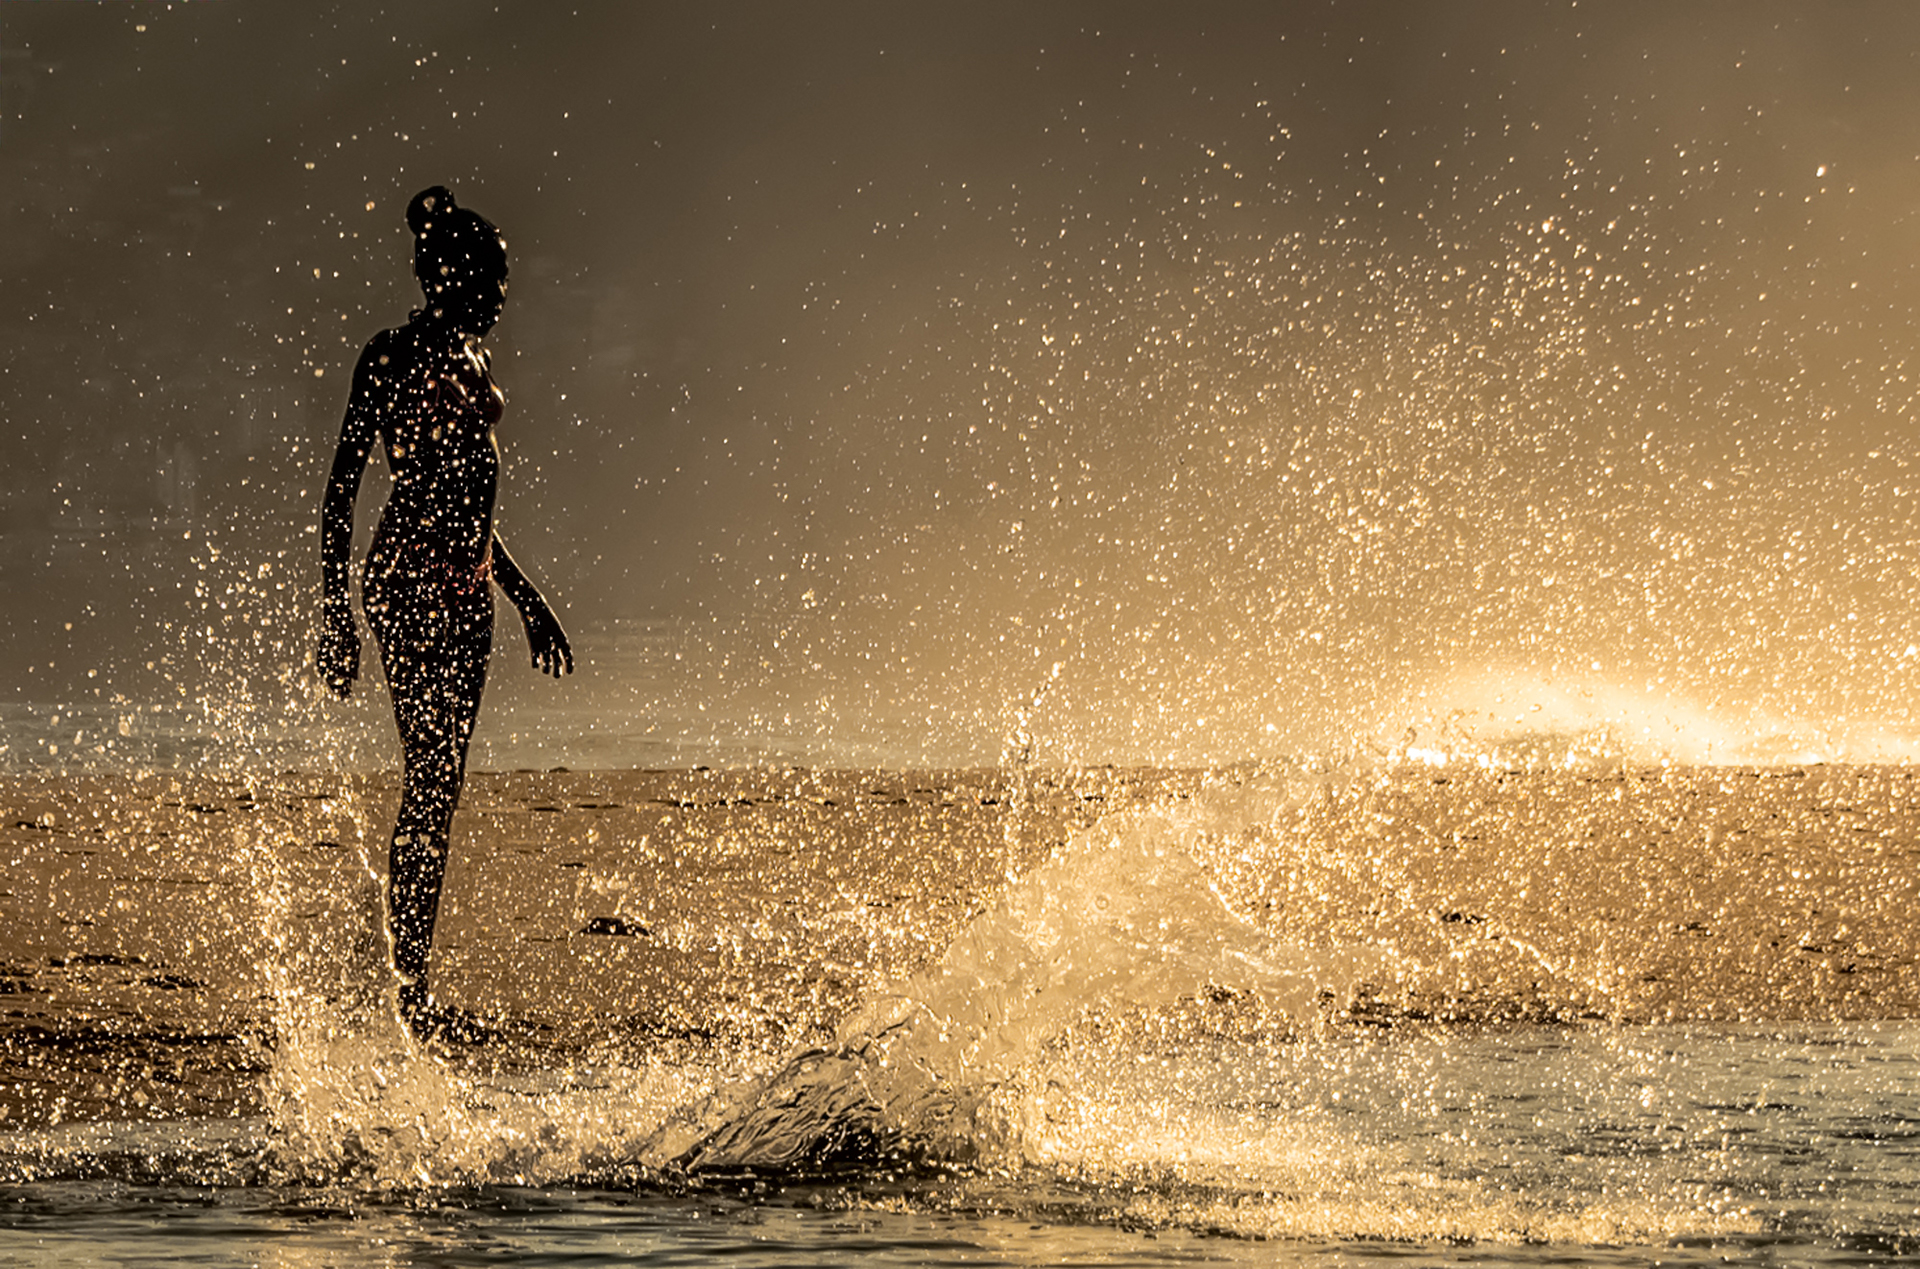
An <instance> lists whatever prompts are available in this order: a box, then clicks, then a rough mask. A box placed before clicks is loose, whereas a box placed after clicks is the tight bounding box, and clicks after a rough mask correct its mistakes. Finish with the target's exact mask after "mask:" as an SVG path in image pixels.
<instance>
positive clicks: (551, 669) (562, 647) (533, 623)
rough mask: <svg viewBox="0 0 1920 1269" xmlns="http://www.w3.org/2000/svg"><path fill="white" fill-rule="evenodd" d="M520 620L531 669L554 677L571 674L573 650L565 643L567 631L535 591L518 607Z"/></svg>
mask: <svg viewBox="0 0 1920 1269" xmlns="http://www.w3.org/2000/svg"><path fill="white" fill-rule="evenodd" d="M520 621H521V623H522V624H523V625H525V626H526V628H527V649H528V651H530V652H531V653H532V654H533V668H534V669H536V670H538V671H540V673H542V674H551V675H553V677H555V678H556V679H557V678H559V677H560V676H561V675H562V674H571V673H573V649H572V647H570V646H569V645H568V643H567V632H566V631H564V630H562V629H561V628H560V619H559V618H558V617H556V616H554V615H553V609H551V608H549V607H547V601H546V600H545V599H543V598H541V597H540V595H539V594H538V593H535V594H534V595H533V596H532V597H531V598H530V599H528V601H527V602H526V603H525V604H523V605H522V606H521V608H520Z"/></svg>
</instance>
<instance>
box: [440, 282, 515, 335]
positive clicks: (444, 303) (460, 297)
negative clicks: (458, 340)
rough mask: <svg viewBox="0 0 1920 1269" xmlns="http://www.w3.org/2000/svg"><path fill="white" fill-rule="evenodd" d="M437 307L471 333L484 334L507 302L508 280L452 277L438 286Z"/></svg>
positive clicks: (449, 319)
mask: <svg viewBox="0 0 1920 1269" xmlns="http://www.w3.org/2000/svg"><path fill="white" fill-rule="evenodd" d="M434 291H435V294H434V296H433V308H434V311H435V312H437V313H440V314H443V315H444V316H445V317H446V319H447V320H448V321H450V322H451V323H453V325H454V326H455V327H456V328H458V329H459V330H461V331H464V332H466V333H467V334H470V335H484V334H486V333H487V332H488V331H490V330H492V329H493V327H494V324H495V323H497V322H498V321H499V320H500V314H501V312H502V311H503V310H504V309H505V308H506V305H507V280H506V279H505V278H500V279H497V280H495V279H492V278H487V279H478V278H475V279H468V278H451V279H448V280H447V281H445V282H443V283H441V284H440V285H439V286H436V287H435V288H434Z"/></svg>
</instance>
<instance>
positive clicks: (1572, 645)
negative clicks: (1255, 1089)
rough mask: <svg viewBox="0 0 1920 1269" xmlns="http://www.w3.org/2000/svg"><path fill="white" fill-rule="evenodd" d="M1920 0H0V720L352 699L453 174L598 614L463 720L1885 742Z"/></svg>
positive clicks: (300, 709)
mask: <svg viewBox="0 0 1920 1269" xmlns="http://www.w3.org/2000/svg"><path fill="white" fill-rule="evenodd" d="M1917 37H1920V11H1916V10H1915V9H1914V8H1913V7H1912V6H1911V5H1909V4H1905V3H1889V4H1872V3H1861V4H1851V5H1847V6H1841V7H1827V6H1809V5H1791V4H1766V3H1727V4H1712V3H1701V4H1688V5H1671V4H1652V3H1649V4H1635V3H1608V4H1596V3H1586V4H1575V3H1569V2H1564V0H1563V2H1559V3H1513V4H1500V3H1487V4H1473V5H1426V4H1395V3H1295V4H1287V5H1273V4H1218V5H1210V4H1197V5H1180V6H1174V5H1165V4H1072V3H1054V4H1046V5H1032V4H1025V5H1021V4H991V3H988V4H969V5H965V6H960V5H954V6H934V5H910V6H901V5H881V4H872V5H860V4H820V5H774V4H767V5H755V4H741V5H728V4H715V5H699V6H687V5H651V4H629V3H598V4H596V3H578V4H554V3H518V4H516V3H499V4H486V3H441V2H436V0H428V2H415V3H407V4H386V5H382V4H374V3H360V4H353V3H349V4H330V5H329V4H317V5H302V6H282V5H266V4H257V3H245V2H242V0H207V2H205V3H173V4H165V3H141V4H133V3H110V2H103V3H78V2H75V3H23V2H18V0H16V2H14V3H5V4H0V165H3V166H4V171H5V172H6V174H7V179H8V181H9V183H10V186H11V188H13V189H14V190H16V191H20V192H18V193H17V194H16V195H15V197H13V198H11V199H9V200H7V201H6V202H5V203H4V204H0V293H4V294H5V296H6V297H7V302H6V303H5V304H4V305H3V306H0V325H4V327H5V331H4V333H5V337H6V339H7V343H8V346H9V347H10V348H11V349H12V350H13V353H12V355H11V356H10V357H8V358H6V359H4V360H3V361H0V454H3V455H4V462H0V544H3V545H4V550H0V587H4V588H5V590H4V593H5V594H6V596H7V599H8V607H9V609H10V610H11V612H10V619H9V621H8V623H7V625H6V630H5V631H4V633H0V657H3V658H4V665H3V666H0V701H4V702H10V704H9V706H8V708H9V709H10V710H11V711H12V712H11V713H10V714H8V715H7V717H8V718H9V719H10V720H11V721H10V722H9V723H8V726H9V727H11V728H12V729H13V730H12V733H11V734H12V736H13V738H12V739H11V740H9V741H8V742H7V743H8V744H9V745H10V746H11V750H10V752H11V753H12V755H13V757H14V758H16V759H17V758H19V757H20V755H22V754H23V753H27V752H28V750H29V749H30V748H31V747H32V746H35V745H37V746H39V747H40V749H42V750H44V747H45V745H46V744H47V743H49V742H50V741H49V738H50V737H53V736H55V734H56V733H55V732H52V731H48V730H47V726H46V725H45V719H46V718H47V717H48V716H50V715H51V714H52V713H55V712H57V711H59V710H60V709H63V708H64V709H66V710H67V711H68V712H69V714H72V713H73V712H74V711H75V710H76V709H80V710H81V711H82V712H85V711H87V710H91V711H93V713H92V714H89V717H93V716H95V715H98V716H100V717H109V718H117V719H118V720H119V721H120V723H121V724H122V726H121V727H120V728H119V730H120V731H122V732H123V733H124V731H125V730H126V728H125V726H124V723H125V719H126V716H127V715H128V714H129V713H131V712H137V710H139V709H141V708H146V709H151V708H153V707H155V706H156V705H158V704H160V703H171V704H179V705H181V706H182V707H183V708H184V707H186V706H188V705H192V706H194V707H196V708H199V709H201V711H202V713H203V715H204V716H205V717H207V718H210V719H211V718H215V717H216V716H219V711H218V709H217V708H215V707H216V705H218V703H220V702H226V703H228V704H232V703H233V702H245V703H247V704H248V705H249V707H250V708H251V709H252V710H253V713H252V714H251V715H249V716H250V717H255V718H257V717H259V716H260V714H261V713H262V712H263V711H264V712H265V713H267V714H282V715H285V716H287V717H295V716H298V717H299V718H302V719H308V720H313V719H324V718H326V717H327V715H326V714H325V712H324V711H325V708H326V707H325V706H323V705H321V704H319V703H317V700H316V697H315V694H314V690H313V688H314V685H313V682H312V678H311V674H310V672H309V669H308V667H309V663H310V659H311V643H312V635H313V625H314V617H315V614H316V612H317V591H318V564H317V545H316V538H315V532H314V525H315V522H316V521H317V518H318V516H317V509H318V500H319V485H320V481H321V478H322V476H323V474H324V472H325V470H326V466H327V463H328V462H329V460H330V458H331V454H332V446H333V441H334V439H335V437H336V436H337V432H338V427H339V418H340V414H341V411H342V408H343V405H344V397H345V387H346V382H347V376H348V373H349V371H350V370H351V367H352V364H353V361H354V359H355V357H356V356H357V354H358V351H359V348H360V347H361V345H362V344H363V343H364V342H365V341H366V339H367V338H368V337H369V336H371V335H372V334H373V333H374V332H375V331H377V330H379V329H381V328H383V327H388V326H394V325H398V324H400V323H402V322H404V321H405V320H406V316H407V313H408V311H409V309H410V307H411V306H412V305H413V304H414V303H415V302H416V298H417V291H416V290H415V288H414V286H413V283H412V280H411V276H410V273H409V269H408V259H409V256H408V252H409V249H410V242H409V239H408V236H407V234H406V231H405V227H404V223H403V211H404V208H405V205H406V202H407V200H408V198H409V197H411V195H412V194H413V193H414V192H415V191H417V190H418V189H420V188H423V187H425V186H427V185H430V184H446V185H448V186H450V187H452V188H453V189H454V190H455V192H456V195H457V196H458V197H459V199H460V200H461V202H463V203H464V204H466V205H469V206H472V207H474V208H476V209H478V210H480V211H481V212H482V213H483V214H485V215H487V216H488V217H489V218H490V219H492V220H493V221H495V222H496V223H497V224H498V225H500V227H501V228H502V230H503V232H504V234H505V236H506V238H507V241H508V247H509V252H510V258H511V261H512V281H511V291H510V297H509V304H508V309H507V314H506V317H505V319H504V320H503V322H502V323H501V325H500V327H499V328H498V330H497V331H496V332H495V333H494V334H493V335H492V336H491V337H490V338H489V344H490V346H491V347H492V348H493V349H494V355H495V358H496V373H497V376H498V378H499V380H500V381H501V383H502V385H503V387H504V388H505V390H506V392H507V396H508V413H507V416H506V418H505V419H504V420H503V422H502V425H501V428H500V437H501V443H502V446H503V449H504V451H505V454H506V460H507V465H506V471H505V481H504V485H503V493H502V499H501V527H502V532H503V535H504V537H505V538H506V540H507V541H508V542H509V543H510V544H511V546H512V548H513V550H514V553H515V556H516V558H517V559H521V560H523V561H524V562H526V563H527V564H529V565H530V566H531V568H532V569H533V571H534V572H535V574H536V576H537V577H538V578H540V580H541V581H542V584H543V585H544V586H545V587H546V588H547V589H548V590H549V591H550V592H551V593H552V595H553V596H554V598H555V599H556V601H557V603H558V605H559V607H560V610H561V612H562V614H563V616H564V618H565V619H566V621H567V622H568V624H569V627H570V629H572V630H573V631H574V632H575V633H576V634H577V635H578V636H580V640H579V641H580V642H581V646H582V648H583V651H587V652H590V653H591V655H590V656H588V657H587V658H585V659H586V660H587V661H588V662H589V663H590V664H589V665H587V666H585V667H583V671H584V672H583V674H582V675H581V676H579V678H578V679H577V680H576V681H575V682H574V683H570V684H562V685H560V686H559V687H558V688H554V687H553V686H552V685H548V684H541V683H538V682H535V681H532V679H531V676H529V675H528V674H526V673H525V671H524V667H523V666H519V665H513V664H512V658H510V657H507V656H505V655H504V654H503V656H502V658H501V662H500V666H499V668H498V669H497V671H496V675H495V683H494V686H493V687H492V688H491V689H490V691H491V692H493V693H494V698H497V700H498V702H499V709H500V710H502V711H504V712H503V713H500V714H498V715H497V720H504V721H499V722H498V725H497V726H494V727H493V730H492V731H490V730H489V728H490V723H489V721H488V718H486V717H483V721H482V742H483V743H482V752H483V754H484V753H488V752H494V753H496V755H499V754H505V753H506V752H507V747H499V748H497V749H496V750H495V751H488V750H487V749H486V744H487V743H491V742H490V741H489V740H488V737H489V736H490V735H493V734H494V732H498V731H499V730H500V728H502V727H518V726H519V725H520V723H519V722H515V721H513V720H515V719H521V720H523V721H524V720H533V719H535V718H536V715H535V714H533V713H528V712H526V711H529V710H535V709H536V708H549V707H550V708H551V709H553V710H559V711H561V713H559V714H555V715H553V716H552V717H553V718H555V719H560V721H559V722H557V723H555V725H556V726H561V727H565V728H575V729H577V728H579V727H581V726H583V725H584V726H590V727H597V728H600V729H601V730H604V731H610V732H620V731H622V729H625V731H626V732H629V733H631V732H634V731H636V729H637V730H639V731H645V730H646V728H647V727H649V726H655V725H656V724H657V726H659V727H664V728H665V729H666V731H668V732H671V733H672V734H673V735H674V736H675V737H677V738H678V740H677V742H676V743H678V744H679V746H680V747H679V748H677V749H675V750H673V752H674V753H675V754H679V755H682V756H687V757H689V758H695V757H698V756H699V755H700V753H701V748H700V743H699V738H700V737H701V736H702V735H709V734H710V735H711V736H712V737H719V736H720V735H721V734H722V733H726V734H727V735H728V736H731V737H732V742H730V743H732V744H733V747H732V748H731V749H729V748H728V747H727V745H724V744H721V743H720V742H719V741H718V740H714V741H713V742H712V745H711V746H710V747H711V748H712V749H713V752H714V753H715V754H721V755H722V756H724V753H740V752H746V751H748V750H753V751H755V752H760V753H763V754H766V755H772V756H778V757H780V758H783V759H792V760H796V761H812V762H828V761H838V760H852V759H859V760H862V761H877V762H887V763H921V762H941V763H967V762H992V761H998V760H1001V759H1003V758H1005V757H1006V756H1007V755H1008V754H1009V753H1014V752H1024V751H1026V750H1028V749H1031V750H1033V751H1034V752H1035V753H1038V754H1041V755H1043V756H1045V757H1047V758H1048V759H1050V760H1064V761H1075V762H1104V761H1114V762H1132V761H1181V762H1186V761H1204V762H1231V761H1239V760H1243V759H1247V758H1265V757H1273V756H1277V755H1301V754H1308V753H1318V752H1334V751H1342V750H1350V749H1356V748H1358V749H1365V748H1368V747H1372V748H1374V749H1380V748H1381V747H1383V746H1384V747H1388V748H1391V747H1393V746H1400V747H1406V746H1408V745H1414V744H1427V743H1441V742H1442V741H1445V740H1446V739H1447V738H1449V737H1452V738H1455V739H1458V738H1460V737H1461V736H1463V735H1465V734H1467V733H1485V734H1493V733H1500V734H1507V733H1511V732H1515V731H1516V730H1517V731H1519V732H1530V731H1533V730H1542V731H1555V730H1556V729H1557V730H1558V731H1563V732H1564V731H1569V730H1573V731H1579V730H1581V729H1587V730H1591V729H1593V728H1596V727H1600V728H1603V729H1610V731H1611V733H1613V734H1616V735H1620V736H1625V737H1626V738H1627V739H1629V740H1632V741H1633V743H1635V744H1638V745H1640V746H1641V747H1642V748H1643V749H1645V748H1646V747H1648V746H1651V749H1652V750H1656V751H1657V750H1658V749H1659V748H1660V747H1661V746H1662V745H1665V746H1667V747H1668V748H1671V749H1674V750H1675V751H1676V752H1680V753H1681V754H1682V755H1683V756H1711V753H1712V751H1713V748H1714V746H1716V745H1717V746H1719V747H1720V751H1721V752H1722V753H1727V752H1733V751H1739V752H1742V753H1749V754H1765V753H1771V752H1774V751H1772V750H1767V749H1766V748H1765V746H1767V745H1776V746H1784V748H1779V749H1778V752H1779V753H1781V754H1786V753H1789V752H1791V753H1793V754H1798V753H1800V752H1802V751H1808V752H1811V751H1812V750H1814V749H1820V751H1821V752H1831V753H1841V752H1846V753H1854V754H1875V753H1881V754H1884V753H1895V752H1901V753H1904V752H1905V749H1904V748H1903V746H1906V745H1908V743H1909V738H1910V737H1912V736H1920V730H1916V724H1915V721H1914V719H1913V714H1912V708H1911V705H1910V701H1911V700H1912V698H1913V693H1914V689H1915V687H1916V686H1920V685H1917V684H1916V683H1915V674H1916V670H1917V669H1920V651H1916V649H1915V643H1916V640H1920V635H1916V634H1915V632H1914V631H1913V629H1912V627H1913V623H1912V621H1911V619H1910V616H1909V614H1910V613H1911V612H1912V611H1913V607H1914V601H1915V600H1916V599H1920V595H1917V594H1916V590H1917V589H1920V588H1917V587H1916V583H1915V580H1914V578H1915V576H1916V573H1915V566H1916V564H1917V563H1920V560H1917V559H1916V555H1920V546H1916V539H1915V534H1914V531H1913V528H1912V525H1913V523H1914V510H1915V508H1914V505H1913V490H1912V488H1911V486H1912V485H1913V483H1914V481H1915V477H1914V475H1913V472H1912V464H1913V463H1914V462H1915V460H1916V457H1920V454H1917V453H1916V446H1915V444H1914V439H1913V411H1914V391H1915V388H1914V383H1913V379H1914V375H1915V373H1916V367H1915V366H1913V365H1912V364H1911V360H1912V353H1911V351H1910V350H1911V347H1912V344H1913V339H1912V337H1913V334H1914V312H1913V305H1914V300H1915V294H1916V292H1915V282H1916V277H1915V270H1914V264H1913V261H1914V258H1915V248H1916V245H1917V244H1916V242H1915V231H1916V223H1915V219H1914V216H1913V212H1912V209H1913V207H1914V206H1915V203H1916V196H1920V124H1916V122H1915V121H1916V120H1920V109H1916V107H1920V101H1916V97H1920V76H1916V74H1915V73H1914V72H1915V69H1916V67H1915V65H1914V61H1915V57H1916V51H1917V50H1920V38H1917ZM380 491H381V486H380V484H379V481H378V479H377V478H376V479H375V480H374V481H372V482H370V485H369V488H368V489H367V490H366V491H365V492H364V493H363V495H362V500H361V505H360V515H359V520H360V525H361V531H362V535H363V537H364V535H365V533H366V531H367V530H368V529H369V528H370V526H371V524H372V523H373V521H374V519H375V517H376V516H377V507H378V498H379V495H380ZM517 637H518V636H517V633H516V632H512V631H508V632H507V633H506V634H504V635H503V638H502V643H503V645H505V644H511V642H512V640H514V639H516V638H517ZM662 649H666V650H665V651H663V650H662ZM641 680H644V684H645V686H644V690H643V689H642V688H641V687H638V686H636V684H638V683H640V682H641ZM543 692H557V693H559V695H541V693H543ZM568 693H571V695H569V694H568ZM362 696H363V699H362V701H360V702H359V703H358V704H357V705H356V706H354V707H353V708H354V709H355V710H358V711H359V712H358V713H352V712H351V711H349V715H348V716H349V717H351V718H353V719H357V720H358V722H359V723H361V724H366V725H367V726H368V727H372V726H373V723H372V722H370V721H369V720H375V721H377V719H378V715H379V710H380V709H381V708H383V706H382V705H381V703H380V698H379V695H378V689H377V685H370V688H369V691H367V692H365V693H363V694H362ZM491 699H492V698H490V706H489V708H490V709H492V708H493V705H492V703H491ZM542 702H544V703H545V704H541V703H542ZM516 710H520V711H521V712H520V713H515V711H516ZM616 715H617V716H618V717H615V716H616ZM696 715H704V716H705V721H702V720H701V719H699V718H696ZM643 716H645V717H656V716H657V718H656V723H645V722H644V718H643ZM722 718H724V719H725V720H726V722H725V724H724V725H722V724H721V723H719V722H716V721H714V720H716V719H722ZM582 719H586V720H588V721H587V723H585V724H583V723H582V721H581V720H582ZM528 725H529V726H531V725H532V723H531V722H528ZM703 727H704V728H706V729H707V731H705V732H703V731H702V730H701V729H702V728H703ZM114 730H115V729H114V728H111V727H110V728H107V729H106V736H105V738H104V740H102V739H100V738H98V737H96V738H95V739H94V740H93V741H92V742H91V743H90V742H88V741H87V740H86V739H84V738H82V739H80V740H77V741H76V740H74V739H73V738H72V737H69V738H68V740H67V753H68V754H69V755H72V754H74V753H75V752H76V750H77V751H79V752H80V753H95V754H98V755H101V756H103V757H108V758H110V757H111V753H110V751H111V749H112V747H113V745H114V743H115V737H114V735H113V732H114ZM356 734H358V733H356ZM367 734H369V735H371V734H373V733H372V732H368V733H367ZM516 734H517V733H516ZM29 736H31V737H33V738H34V739H31V740H29V739H27V737H29ZM743 739H744V740H747V741H753V742H755V743H751V744H746V745H745V747H744V748H742V746H741V743H740V742H742V741H743ZM53 743H58V742H57V741H54V742H53ZM502 743H503V744H504V742H502ZM756 746H757V747H756ZM1821 746H1824V749H1821ZM349 748H350V749H351V751H352V752H351V753H350V754H349V755H348V760H351V761H359V762H369V763H374V764H378V763H379V762H381V761H383V760H384V759H382V757H381V756H380V754H381V751H380V750H379V748H378V745H377V744H376V743H375V742H373V741H367V742H365V743H364V744H362V743H361V742H359V741H356V742H355V743H354V745H352V746H349ZM723 751H724V753H723ZM609 752H612V751H609ZM662 752H665V751H662ZM39 756H44V755H39ZM613 756H614V759H615V760H626V759H628V758H631V756H632V755H631V754H624V755H623V754H622V753H617V752H616V753H614V754H613ZM6 760H9V759H8V757H7V754H4V753H0V761H6Z"/></svg>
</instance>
